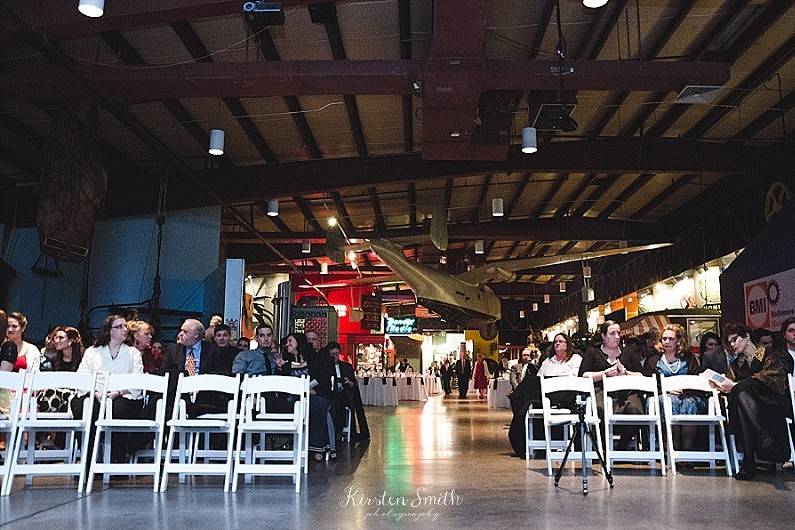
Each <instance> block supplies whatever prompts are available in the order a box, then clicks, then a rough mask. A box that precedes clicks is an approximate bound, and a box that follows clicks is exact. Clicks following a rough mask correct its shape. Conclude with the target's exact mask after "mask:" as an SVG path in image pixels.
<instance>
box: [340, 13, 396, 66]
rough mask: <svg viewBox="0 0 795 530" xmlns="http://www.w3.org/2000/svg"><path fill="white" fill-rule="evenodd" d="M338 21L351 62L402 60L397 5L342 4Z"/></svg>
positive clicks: (346, 52)
mask: <svg viewBox="0 0 795 530" xmlns="http://www.w3.org/2000/svg"><path fill="white" fill-rule="evenodd" d="M337 19H338V20H339V25H340V32H341V33H342V40H343V44H344V45H345V54H346V56H347V57H348V59H350V60H366V59H400V27H399V17H398V3H397V2H363V3H360V2H345V3H340V4H338V5H337ZM362 20H367V24H364V25H363V24H362V23H361V21H362Z"/></svg>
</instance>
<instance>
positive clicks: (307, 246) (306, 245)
mask: <svg viewBox="0 0 795 530" xmlns="http://www.w3.org/2000/svg"><path fill="white" fill-rule="evenodd" d="M311 252H312V242H311V241H304V242H303V243H301V254H310V253H311Z"/></svg>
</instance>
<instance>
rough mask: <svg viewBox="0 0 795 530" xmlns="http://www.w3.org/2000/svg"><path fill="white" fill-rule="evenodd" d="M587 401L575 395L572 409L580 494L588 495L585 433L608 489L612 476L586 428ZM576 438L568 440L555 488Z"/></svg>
mask: <svg viewBox="0 0 795 530" xmlns="http://www.w3.org/2000/svg"><path fill="white" fill-rule="evenodd" d="M586 403H587V401H586V400H584V399H583V398H582V396H581V395H579V394H578V395H577V398H576V400H575V402H574V408H575V410H576V411H577V416H578V418H579V419H578V420H577V432H578V433H579V438H580V454H581V455H582V494H583V495H588V468H587V467H586V466H585V460H586V458H585V452H586V451H585V433H588V436H589V437H590V439H591V444H592V445H593V450H594V452H595V453H596V456H597V457H599V463H600V464H601V466H602V472H604V474H605V478H607V483H608V484H610V487H611V488H612V487H613V475H612V474H611V473H610V470H608V469H607V465H606V464H605V459H604V458H602V453H601V452H600V451H599V444H597V443H596V438H594V435H593V433H592V432H591V430H590V429H589V428H588V424H587V423H585V407H586ZM576 438H577V437H576V436H572V437H571V439H570V440H569V445H568V446H567V447H566V453H565V454H564V455H563V461H562V462H561V463H560V467H559V468H558V471H557V473H555V486H556V487H557V485H558V483H559V482H560V477H561V475H563V468H564V467H566V462H567V461H568V460H569V453H571V447H572V445H573V444H574V440H575V439H576Z"/></svg>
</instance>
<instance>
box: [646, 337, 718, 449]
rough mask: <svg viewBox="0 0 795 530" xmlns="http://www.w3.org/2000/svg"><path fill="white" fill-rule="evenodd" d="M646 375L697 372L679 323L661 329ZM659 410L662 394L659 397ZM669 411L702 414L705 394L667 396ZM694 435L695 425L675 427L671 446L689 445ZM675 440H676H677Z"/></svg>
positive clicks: (695, 363)
mask: <svg viewBox="0 0 795 530" xmlns="http://www.w3.org/2000/svg"><path fill="white" fill-rule="evenodd" d="M644 372H645V373H646V375H649V376H652V375H655V374H659V375H660V377H671V376H674V375H697V374H699V373H700V372H701V365H700V364H699V362H698V359H697V358H696V357H695V356H694V355H692V354H691V353H690V349H689V348H688V347H687V337H686V336H685V330H684V329H683V328H682V326H680V325H679V324H668V325H667V326H665V327H664V328H663V330H662V335H661V338H660V345H659V349H658V352H657V353H656V354H654V355H652V356H650V357H649V358H648V360H647V362H646V365H645V366H644ZM660 401H661V405H660V410H661V411H662V410H664V408H663V406H662V397H660ZM671 412H672V413H673V414H676V415H679V414H706V412H707V397H706V396H705V395H703V394H701V393H696V392H687V393H683V394H679V395H672V396H671ZM697 434H698V427H697V426H695V425H680V426H675V427H674V431H673V439H674V447H677V448H678V450H680V451H689V450H690V449H692V448H693V446H694V444H695V440H696V435H697ZM677 442H679V443H677Z"/></svg>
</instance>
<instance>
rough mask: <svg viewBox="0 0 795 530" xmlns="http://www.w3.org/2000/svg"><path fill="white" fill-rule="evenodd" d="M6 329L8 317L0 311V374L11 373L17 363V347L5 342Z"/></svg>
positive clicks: (7, 341) (8, 341)
mask: <svg viewBox="0 0 795 530" xmlns="http://www.w3.org/2000/svg"><path fill="white" fill-rule="evenodd" d="M7 328H8V316H7V315H6V312H5V311H3V310H2V309H0V371H2V372H12V371H13V370H14V364H15V363H16V362H17V345H16V344H14V343H13V342H11V341H10V340H6V329H7Z"/></svg>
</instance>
